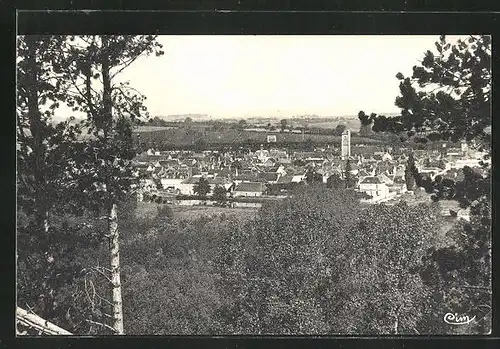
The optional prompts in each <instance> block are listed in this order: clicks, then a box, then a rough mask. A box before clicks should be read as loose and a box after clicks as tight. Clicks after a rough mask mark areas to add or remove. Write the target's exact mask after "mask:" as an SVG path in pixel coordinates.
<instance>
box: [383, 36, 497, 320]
mask: <svg viewBox="0 0 500 349" xmlns="http://www.w3.org/2000/svg"><path fill="white" fill-rule="evenodd" d="M435 46H436V50H437V54H436V53H435V52H432V51H430V50H428V51H427V52H426V53H425V55H424V58H423V60H422V61H421V63H420V64H419V65H417V66H414V67H413V75H412V76H411V77H404V76H403V74H401V73H398V74H397V75H396V77H397V79H399V80H400V85H399V89H400V96H398V97H397V98H396V106H398V107H399V108H401V115H399V116H397V117H392V118H388V117H385V116H383V115H379V116H377V117H376V118H374V125H373V130H374V131H391V132H394V133H402V132H406V133H407V135H408V136H409V137H412V136H416V137H418V138H419V139H420V140H424V139H425V140H439V139H442V140H451V141H459V140H465V141H467V142H468V143H469V144H470V145H471V146H475V147H476V148H478V149H482V150H484V151H486V152H487V153H488V154H489V153H490V152H491V135H490V132H489V131H488V128H489V127H491V117H492V115H491V105H490V101H491V84H492V79H491V37H490V36H487V35H481V36H478V35H471V36H469V37H468V38H467V39H465V40H462V39H461V40H458V41H457V42H456V43H453V44H452V43H449V42H447V41H446V37H445V36H444V35H442V36H440V37H439V40H438V41H437V42H436V43H435ZM486 167H489V166H486ZM465 171H466V172H467V180H464V181H463V182H462V183H460V182H459V183H456V187H455V188H454V190H455V191H456V194H454V197H455V198H456V199H458V200H459V202H460V203H461V205H462V206H463V207H465V206H468V205H471V214H472V212H475V213H474V214H473V216H477V219H476V218H473V219H472V218H471V223H472V224H479V225H478V226H477V227H476V226H474V227H473V228H471V227H469V228H467V229H462V230H461V233H460V234H455V235H453V236H452V241H454V244H456V245H457V246H460V247H459V248H455V249H453V251H452V252H450V251H449V250H448V249H447V248H446V247H444V248H434V249H431V250H430V252H429V254H430V256H431V257H429V260H432V261H433V262H435V263H436V264H437V265H440V267H438V268H435V269H434V270H435V271H436V273H437V274H438V276H439V277H440V278H441V280H444V281H443V283H439V287H438V288H437V289H436V290H435V294H436V295H439V294H440V295H442V296H443V297H442V299H448V300H453V299H457V298H463V299H468V300H469V302H465V301H464V303H466V304H467V305H468V306H471V305H474V306H476V307H479V306H484V307H485V308H488V307H490V308H491V299H490V298H484V299H482V300H479V299H478V298H474V297H472V296H471V294H470V292H469V291H468V289H467V287H469V290H482V291H483V292H484V293H485V294H488V292H491V286H489V283H488V282H482V283H479V282H478V279H477V278H482V279H483V280H488V279H489V278H491V275H490V271H489V269H488V268H479V267H477V268H476V267H474V268H472V267H471V265H473V266H474V265H476V266H477V265H481V264H482V263H483V264H484V263H486V264H488V263H491V261H490V259H489V257H488V255H487V253H485V252H484V251H483V252H481V253H479V252H478V251H477V249H476V247H477V246H484V245H485V241H487V242H488V243H489V242H490V241H491V240H490V239H491V238H490V235H489V229H484V227H488V226H489V225H490V224H491V216H490V215H489V214H488V209H487V208H488V205H491V203H490V202H491V196H490V193H489V187H490V185H491V184H490V183H491V182H490V180H491V174H488V175H486V176H479V177H481V178H479V177H477V176H475V175H474V174H473V173H472V172H469V171H468V170H465ZM488 172H489V173H491V167H489V168H488ZM442 184H443V183H442V182H441V183H439V182H438V183H434V184H433V183H432V181H430V180H423V181H422V186H425V187H427V189H428V190H429V191H430V192H432V190H433V189H435V188H437V189H438V190H440V188H441V189H442V188H443V187H444V185H442ZM417 185H418V186H420V185H419V183H418V180H417ZM466 188H468V189H466ZM451 195H453V192H451ZM468 197H470V199H472V200H470V199H468ZM433 198H434V199H435V200H438V199H440V198H446V195H435V196H433ZM472 204H474V207H473V205H472ZM476 205H477V207H475V206H476ZM459 230H460V229H459ZM461 236H462V237H465V238H466V239H469V242H468V243H467V244H462V243H461V242H460V239H462V237H461ZM486 245H487V244H486ZM471 268H472V269H473V270H474V272H471ZM450 270H451V272H450ZM450 275H461V276H462V281H463V282H464V283H466V284H467V285H466V286H467V287H465V288H464V287H461V288H454V287H453V285H454V283H453V280H452V279H451V278H450ZM434 284H436V283H434ZM450 288H452V289H453V290H450ZM438 298H439V297H438ZM447 306H448V309H449V310H451V311H452V312H457V311H459V310H463V309H461V306H460V305H459V304H457V303H452V302H448V303H447Z"/></svg>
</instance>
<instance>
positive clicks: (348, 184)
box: [344, 159, 354, 189]
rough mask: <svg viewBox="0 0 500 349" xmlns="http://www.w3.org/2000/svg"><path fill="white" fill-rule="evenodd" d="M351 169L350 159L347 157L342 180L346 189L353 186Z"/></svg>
mask: <svg viewBox="0 0 500 349" xmlns="http://www.w3.org/2000/svg"><path fill="white" fill-rule="evenodd" d="M351 171H352V166H351V160H350V159H347V161H346V163H345V168H344V181H345V185H346V188H348V189H349V188H353V187H354V178H353V176H352V173H351Z"/></svg>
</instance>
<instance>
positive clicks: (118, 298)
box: [98, 35, 124, 334]
mask: <svg viewBox="0 0 500 349" xmlns="http://www.w3.org/2000/svg"><path fill="white" fill-rule="evenodd" d="M107 41H108V40H107V37H106V36H105V35H104V36H103V37H102V46H103V49H104V50H103V53H102V55H101V67H102V80H103V94H102V97H103V98H102V102H103V112H102V115H101V116H102V119H101V120H100V121H102V124H101V125H98V126H102V129H103V130H104V138H105V140H106V141H108V139H107V135H108V131H109V130H108V129H109V128H110V127H112V125H113V122H112V120H113V114H112V112H113V105H112V103H113V102H112V99H111V77H110V62H109V57H108V55H107V53H106V49H107ZM109 187H110V186H108V188H109ZM110 195H113V193H110ZM117 211H118V208H117V204H116V200H115V199H114V198H111V200H110V207H109V212H108V214H109V216H108V219H109V225H108V230H109V231H108V233H109V241H110V244H109V249H110V254H111V282H112V287H113V298H112V301H113V328H114V329H115V330H116V332H117V334H124V330H123V307H122V289H121V283H120V246H119V239H118V238H119V231H118V212H117Z"/></svg>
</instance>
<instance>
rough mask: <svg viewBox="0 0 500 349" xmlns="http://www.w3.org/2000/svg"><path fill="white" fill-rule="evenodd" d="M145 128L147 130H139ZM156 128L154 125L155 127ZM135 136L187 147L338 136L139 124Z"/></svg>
mask: <svg viewBox="0 0 500 349" xmlns="http://www.w3.org/2000/svg"><path fill="white" fill-rule="evenodd" d="M143 127H148V128H149V129H143ZM155 129H156V128H155ZM134 132H135V134H136V136H137V135H140V139H141V142H144V143H146V144H152V143H156V144H165V145H167V144H168V145H172V146H191V145H194V144H195V143H196V142H197V141H199V140H203V141H204V142H206V144H208V145H211V144H241V143H244V142H252V143H266V142H267V135H268V134H273V135H276V142H277V143H300V142H303V141H307V140H311V141H313V142H317V143H336V144H340V141H341V137H340V136H333V135H318V134H305V135H302V134H296V133H280V132H252V131H239V130H234V129H225V130H217V131H215V130H207V129H205V130H199V129H198V130H197V129H190V130H189V129H184V128H178V129H167V128H158V130H153V129H151V126H139V127H137V128H136V129H135V130H134ZM359 143H364V144H381V143H382V141H379V140H375V139H371V138H366V137H352V138H351V144H353V145H354V144H359Z"/></svg>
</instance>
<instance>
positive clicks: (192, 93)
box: [120, 35, 453, 118]
mask: <svg viewBox="0 0 500 349" xmlns="http://www.w3.org/2000/svg"><path fill="white" fill-rule="evenodd" d="M438 37H439V35H432V36H382V35H379V36H354V35H353V36H240V35H233V36H215V35H214V36H209V35H201V36H192V35H180V36H160V37H159V41H160V43H161V44H163V50H164V51H165V54H164V55H163V56H161V57H155V56H150V57H144V58H141V59H139V60H137V61H136V62H134V64H133V65H131V66H130V67H129V68H128V69H127V70H125V71H124V72H123V73H122V74H121V78H120V79H121V80H128V81H130V84H131V86H134V87H135V88H136V89H138V90H139V91H140V92H141V93H143V94H144V95H146V96H147V103H146V106H147V107H148V110H149V112H150V114H151V116H157V115H163V116H167V115H178V114H208V115H210V116H212V117H221V118H227V117H234V118H245V117H251V116H277V117H292V116H295V115H305V114H309V115H311V114H316V115H320V116H343V115H356V114H357V113H358V111H360V110H364V111H366V112H376V113H392V112H398V111H399V110H398V108H397V107H395V106H394V100H395V98H396V96H397V95H398V94H399V88H398V86H399V81H398V80H397V79H396V77H395V76H396V74H397V73H398V72H401V73H403V75H405V76H406V75H411V73H412V67H413V66H414V65H415V64H417V63H418V60H421V59H422V58H423V54H424V52H425V51H426V50H428V49H430V50H435V46H434V42H435V41H436V40H437V39H438ZM450 39H453V38H450Z"/></svg>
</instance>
